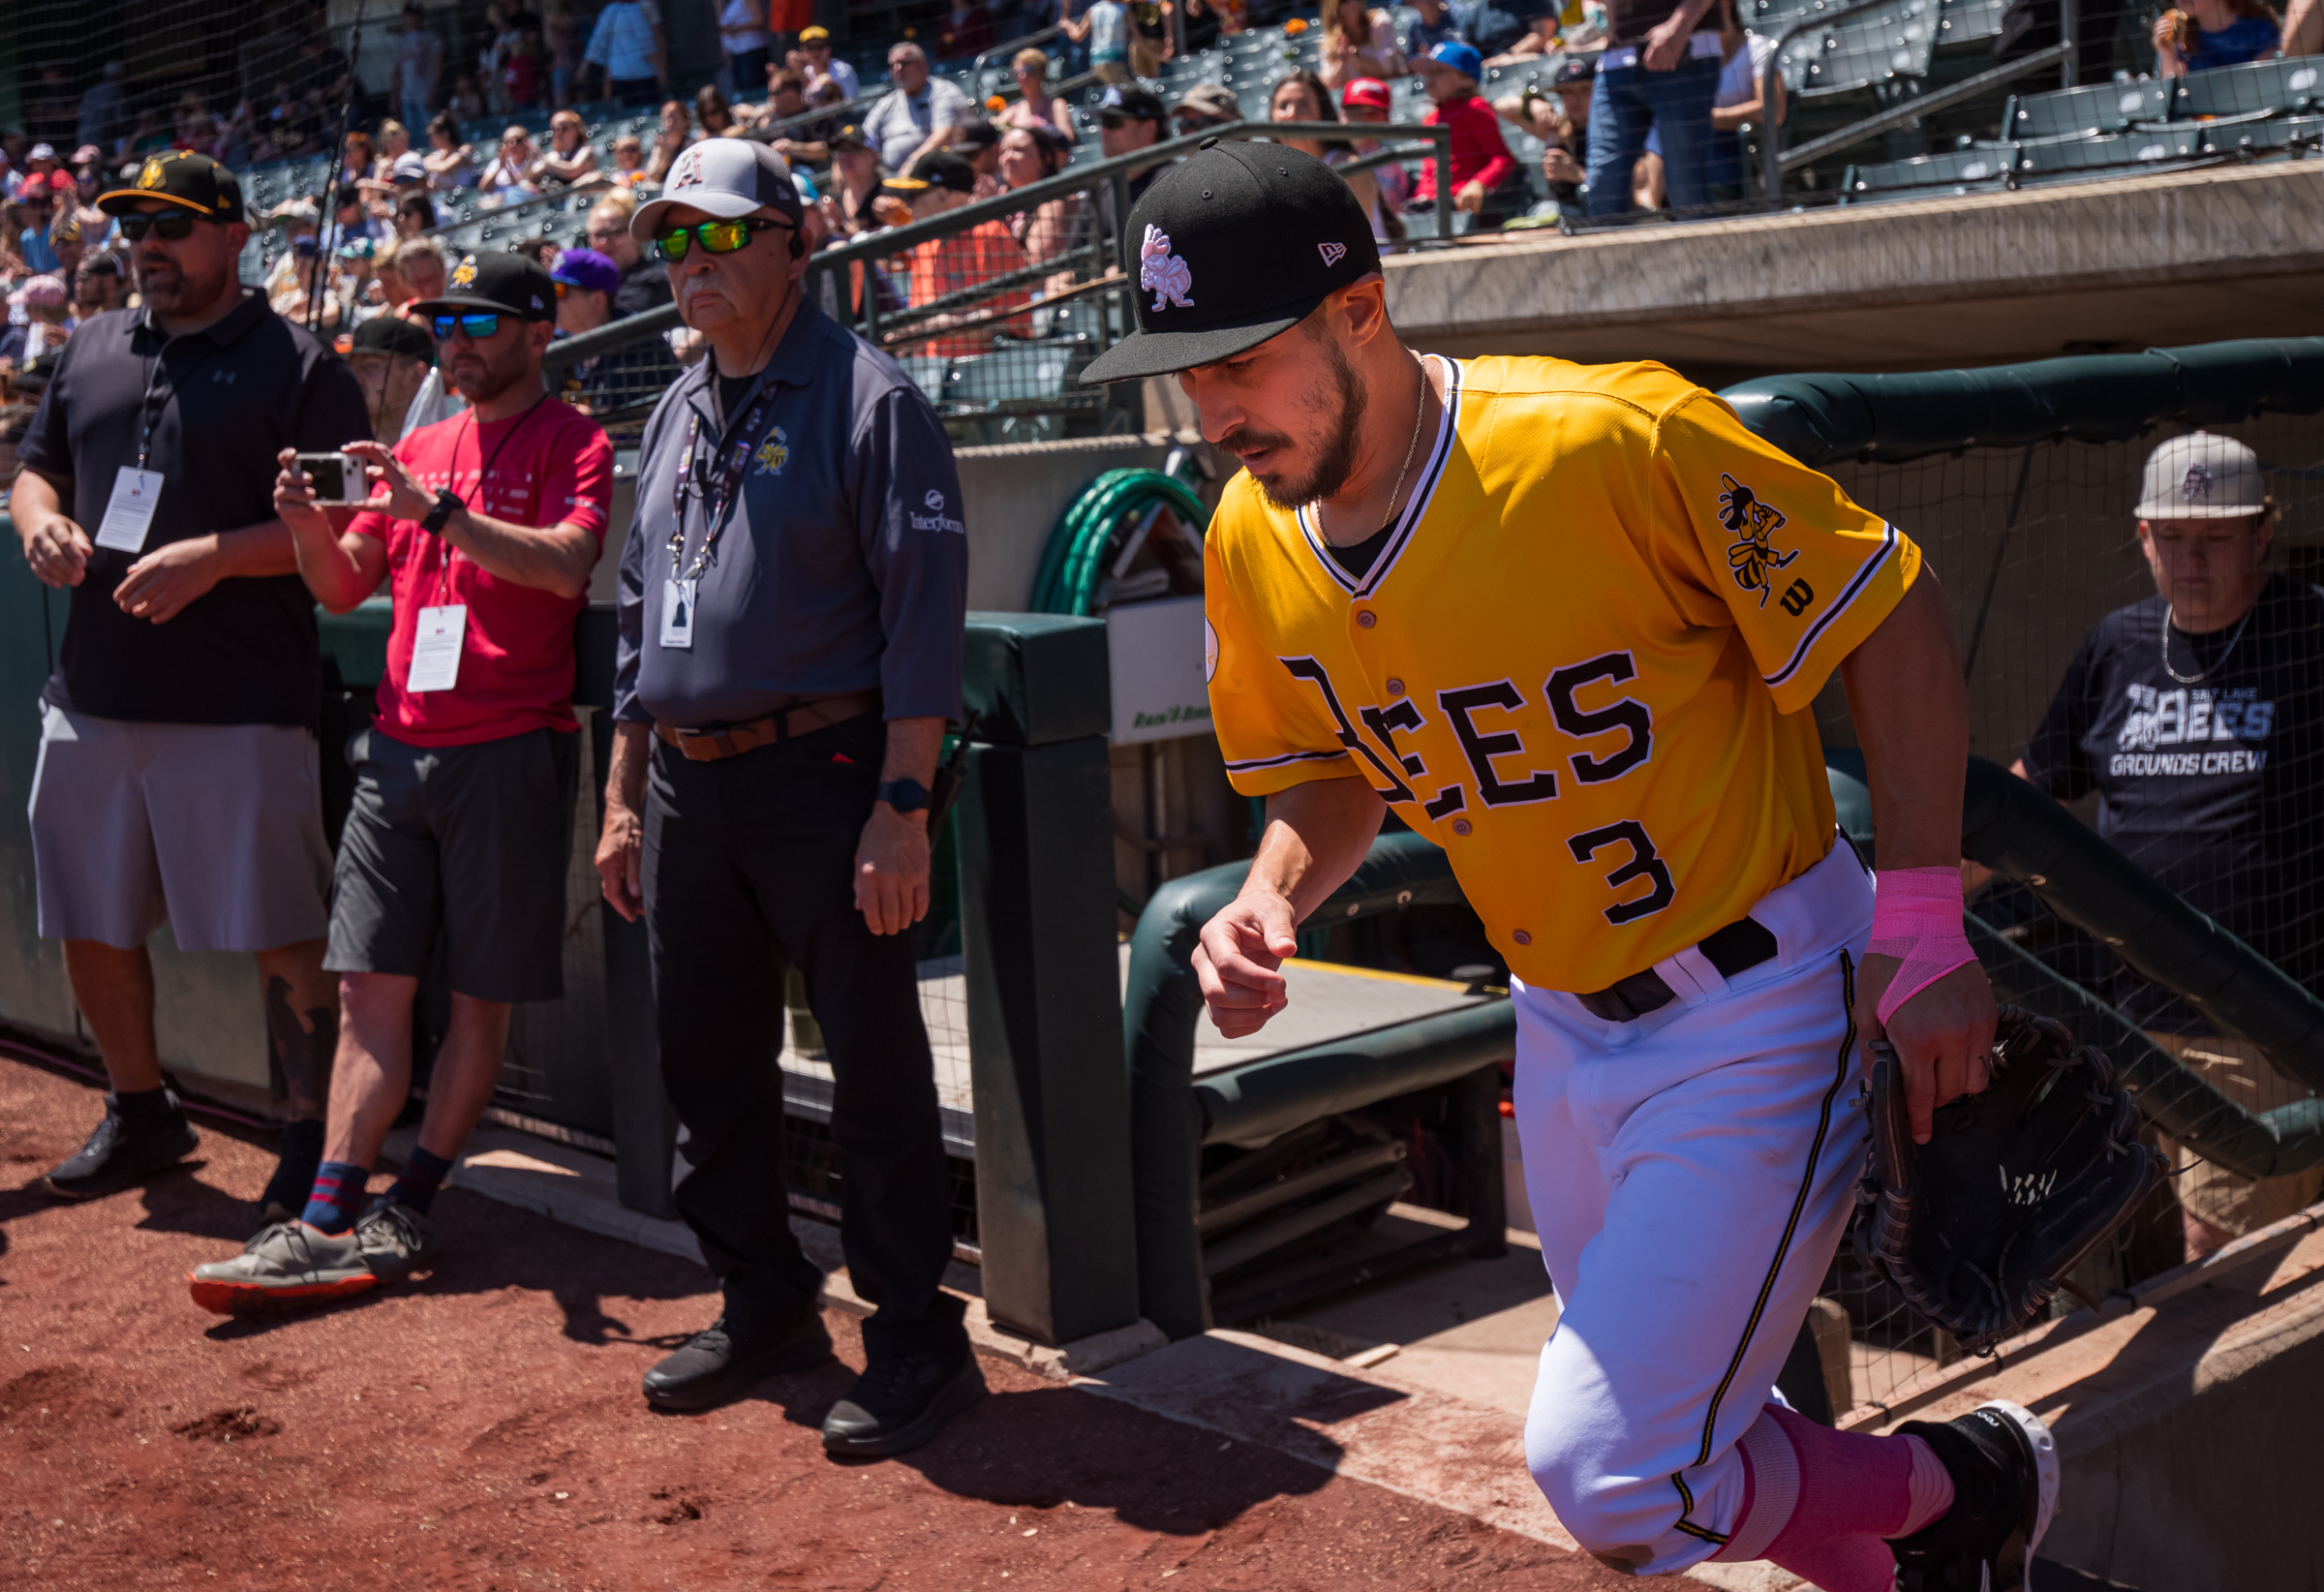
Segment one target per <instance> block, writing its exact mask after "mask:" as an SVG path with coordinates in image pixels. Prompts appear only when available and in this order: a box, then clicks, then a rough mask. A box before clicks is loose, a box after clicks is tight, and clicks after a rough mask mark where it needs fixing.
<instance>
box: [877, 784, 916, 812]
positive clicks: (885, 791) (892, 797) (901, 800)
mask: <svg viewBox="0 0 2324 1592" xmlns="http://www.w3.org/2000/svg"><path fill="white" fill-rule="evenodd" d="M879 799H880V800H881V801H883V802H885V803H887V804H888V806H890V807H892V808H894V809H895V810H896V811H899V812H919V811H924V810H925V809H926V808H927V807H928V786H926V785H924V784H922V783H921V782H920V781H917V780H882V781H880V782H879Z"/></svg>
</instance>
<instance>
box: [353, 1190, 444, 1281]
mask: <svg viewBox="0 0 2324 1592" xmlns="http://www.w3.org/2000/svg"><path fill="white" fill-rule="evenodd" d="M355 1240H356V1241H357V1242H358V1243H360V1244H361V1245H362V1246H363V1258H364V1260H365V1261H366V1262H368V1263H369V1264H370V1266H371V1269H372V1271H373V1272H374V1273H375V1274H377V1275H378V1277H379V1279H380V1280H381V1281H382V1282H401V1281H403V1280H404V1279H405V1278H406V1277H408V1276H410V1275H411V1274H412V1273H413V1272H414V1271H418V1270H419V1269H420V1268H422V1267H424V1266H427V1265H429V1264H431V1263H432V1262H433V1261H434V1260H435V1259H436V1250H437V1242H436V1224H435V1223H434V1222H432V1221H430V1220H428V1218H427V1217H425V1216H423V1215H421V1214H420V1213H419V1212H418V1211H416V1210H414V1209H412V1208H411V1207H410V1206H408V1205H398V1204H396V1203H395V1202H394V1201H393V1200H390V1199H388V1198H386V1197H385V1196H384V1195H382V1197H380V1198H379V1199H377V1200H374V1201H373V1202H372V1203H371V1209H369V1210H366V1211H364V1212H363V1214H362V1215H360V1216H358V1217H356V1218H355Z"/></svg>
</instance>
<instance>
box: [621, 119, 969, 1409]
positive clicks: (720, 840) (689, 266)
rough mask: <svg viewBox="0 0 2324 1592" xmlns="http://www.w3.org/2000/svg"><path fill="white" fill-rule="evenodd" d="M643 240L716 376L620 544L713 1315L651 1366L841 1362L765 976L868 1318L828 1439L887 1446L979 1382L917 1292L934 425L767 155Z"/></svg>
mask: <svg viewBox="0 0 2324 1592" xmlns="http://www.w3.org/2000/svg"><path fill="white" fill-rule="evenodd" d="M663 196H664V197H663V198H661V199H657V200H655V201H654V202H652V203H650V204H648V205H646V206H644V207H643V208H642V209H640V210H639V211H638V213H637V217H636V219H635V221H634V223H633V224H632V225H633V227H634V229H635V232H636V235H637V237H638V238H639V239H640V240H641V241H648V240H650V241H651V243H652V245H653V247H654V248H655V249H656V250H657V252H658V253H659V254H660V255H661V257H662V258H663V259H664V260H667V261H668V262H669V266H670V282H671V286H672V288H673V289H674V291H675V293H676V297H677V302H678V312H679V315H680V316H681V317H682V318H683V319H684V320H685V321H686V323H687V324H688V326H690V327H692V328H693V329H694V330H695V331H697V332H699V333H701V334H702V337H703V340H704V341H705V342H706V343H707V344H708V345H709V348H710V351H711V356H710V357H709V358H706V359H704V360H702V361H700V362H699V363H698V364H696V365H695V366H694V367H693V368H692V369H691V370H689V371H688V373H687V374H686V375H685V376H684V377H682V378H681V379H680V380H679V381H678V383H676V385H674V386H673V387H672V388H671V389H670V391H669V393H668V394H667V395H666V396H665V397H664V398H663V400H662V402H661V404H660V407H659V408H657V410H656V411H655V413H654V417H653V419H652V420H650V421H649V422H648V423H647V426H646V433H645V439H644V443H643V445H642V447H641V449H640V452H639V460H638V475H637V515H636V519H635V522H634V523H633V525H632V527H631V529H630V532H629V537H628V541H627V545H626V546H625V547H624V549H623V552H622V562H621V584H620V604H619V608H620V647H619V653H618V658H617V662H616V674H615V688H614V694H615V700H614V718H615V719H616V721H617V724H618V728H617V730H616V732H615V734H616V740H615V745H614V750H613V766H612V772H611V775H610V778H609V779H608V781H607V787H606V793H605V827H604V835H603V838H602V839H601V840H600V842H599V843H598V846H597V869H598V872H599V873H601V874H602V876H603V879H604V887H605V895H606V899H607V900H608V901H610V902H611V903H613V905H614V907H615V908H616V909H617V910H619V911H620V912H622V913H623V914H624V915H625V916H627V917H631V918H634V917H636V916H637V915H638V914H639V913H640V912H642V913H643V914H644V915H645V919H646V927H647V931H648V938H649V944H650V948H651V954H652V958H653V967H654V1003H655V1022H656V1029H657V1035H658V1038H659V1040H660V1048H661V1064H662V1077H663V1081H664V1082H665V1084H666V1085H667V1087H668V1089H669V1094H670V1100H671V1103H672V1104H673V1105H674V1106H676V1108H677V1111H678V1115H679V1117H680V1119H681V1120H683V1121H684V1122H685V1124H686V1128H687V1143H686V1146H685V1149H684V1154H685V1158H686V1160H687V1162H688V1167H689V1170H688V1174H687V1176H686V1178H685V1180H684V1181H682V1182H680V1183H679V1185H678V1189H677V1200H678V1209H679V1213H680V1214H681V1215H682V1216H684V1217H685V1219H686V1221H687V1223H688V1226H690V1227H691V1228H692V1229H693V1231H694V1235H695V1237H696V1238H697V1239H698V1240H700V1242H701V1245H702V1255H703V1258H704V1260H705V1261H707V1262H708V1263H709V1265H710V1268H711V1270H712V1271H716V1272H717V1273H718V1274H719V1281H720V1284H721V1286H722V1288H723V1290H724V1294H725V1310H724V1313H723V1314H722V1315H721V1316H720V1317H719V1320H718V1321H717V1322H716V1323H714V1324H713V1325H712V1326H711V1327H710V1328H709V1329H708V1330H706V1331H704V1332H699V1333H697V1334H695V1336H694V1337H693V1339H692V1340H691V1341H689V1342H688V1343H687V1344H686V1345H685V1346H684V1347H683V1348H681V1349H679V1350H678V1351H677V1352H676V1353H675V1354H672V1355H670V1356H669V1357H668V1358H667V1359H665V1360H663V1361H662V1362H660V1363H658V1364H657V1365H656V1366H655V1367H654V1368H653V1369H652V1370H651V1371H649V1372H648V1373H647V1374H646V1379H645V1393H646V1396H647V1398H648V1399H649V1400H651V1401H652V1402H654V1403H655V1404H657V1405H659V1406H661V1407H663V1408H666V1409H688V1410H690V1409H707V1408H710V1407H711V1406H713V1405H716V1404H719V1403H723V1402H725V1401H727V1400H728V1399H731V1398H734V1397H736V1396H738V1395H739V1394H741V1393H744V1392H745V1391H747V1390H748V1389H749V1386H750V1385H751V1384H752V1383H753V1382H755V1381H756V1380H758V1379H759V1378H761V1377H763V1376H765V1375H767V1374H769V1373H771V1372H775V1371H780V1370H796V1369H803V1368H805V1367H807V1366H810V1365H813V1364H816V1363H819V1362H821V1361H823V1360H824V1359H825V1358H827V1357H828V1356H829V1355H830V1353H831V1339H830V1337H829V1335H828V1334H827V1333H826V1332H825V1331H824V1328H823V1323H822V1318H821V1315H820V1313H819V1311H818V1309H817V1302H816V1301H817V1294H818V1291H819V1290H820V1288H821V1285H822V1276H821V1273H820V1272H818V1271H816V1270H815V1268H814V1266H813V1265H812V1264H810V1262H809V1261H808V1260H807V1258H806V1257H805V1256H804V1255H803V1254H802V1253H801V1252H800V1248H799V1243H798V1240H796V1238H794V1237H793V1235H792V1233H791V1229H790V1220H789V1216H790V1212H789V1203H788V1201H787V1199H786V1198H785V1194H784V1184H783V1174H782V1169H783V1159H784V1146H783V1134H784V1129H783V1107H782V1080H781V1073H780V1069H779V1068H778V1067H777V1065H776V1059H777V1056H776V1053H777V1049H778V1047H779V1045H780V1035H781V1032H782V1007H781V995H780V990H781V988H782V983H781V979H780V976H779V973H780V967H781V965H782V964H784V963H785V962H789V963H791V964H796V965H797V966H798V967H799V969H800V971H801V972H802V974H803V975H804V976H805V979H806V982H807V991H808V999H809V1003H810V1006H812V1008H813V1010H814V1014H815V1018H816V1020H817V1022H818V1023H819V1024H820V1025H821V1026H822V1029H823V1034H824V1039H825V1042H826V1044H827V1045H828V1047H829V1050H830V1055H831V1064H832V1071H833V1072H834V1074H835V1075H836V1079H837V1083H836V1095H835V1098H834V1100H833V1104H832V1136H833V1138H834V1139H835V1140H836V1141H837V1144H838V1148H839V1163H840V1178H841V1187H842V1189H843V1193H842V1196H841V1200H842V1215H841V1239H842V1240H843V1243H844V1245H845V1250H846V1256H847V1269H848V1272H849V1275H850V1276H851V1278H852V1279H853V1281H854V1284H855V1286H856V1288H857V1289H858V1290H859V1291H860V1292H861V1293H862V1294H863V1295H864V1296H865V1297H866V1298H868V1299H871V1300H874V1301H878V1305H879V1308H878V1310H877V1312H876V1313H875V1314H873V1315H872V1316H871V1319H870V1320H869V1321H867V1322H866V1323H865V1325H864V1347H865V1354H866V1357H867V1359H868V1362H869V1363H868V1365H867V1367H866V1369H865V1371H864V1374H863V1376H862V1377H861V1378H860V1379H859V1380H858V1381H857V1383H856V1385H855V1387H854V1389H853V1390H852V1391H851V1392H850V1393H849V1394H848V1395H847V1397H846V1398H844V1399H842V1400H841V1402H840V1403H839V1404H838V1405H837V1406H836V1407H835V1408H834V1409H833V1410H832V1412H831V1415H830V1418H829V1419H828V1420H826V1421H825V1422H824V1424H823V1441H824V1444H825V1446H826V1447H827V1448H829V1449H831V1450H833V1451H835V1452H839V1453H845V1454H899V1453H902V1452H903V1451H904V1450H906V1449H910V1448H917V1447H918V1446H919V1445H921V1444H922V1443H925V1442H927V1441H928V1440H929V1439H930V1438H931V1437H933V1436H934V1435H935V1432H936V1430H937V1428H938V1427H939V1426H941V1425H942V1424H943V1422H944V1421H945V1420H946V1419H947V1418H948V1417H949V1416H951V1415H952V1414H954V1413H955V1412H957V1411H958V1410H961V1409H963V1408H965V1407H966V1406H967V1405H968V1404H970V1403H972V1402H974V1401H975V1399H976V1398H977V1397H978V1396H980V1395H981V1394H982V1393H983V1392H984V1382H983V1379H982V1377H981V1376H980V1375H979V1373H978V1371H977V1368H976V1362H975V1358H974V1356H973V1355H971V1354H970V1352H969V1348H968V1339H967V1334H966V1332H965V1331H964V1329H963V1326H962V1317H963V1301H962V1300H961V1299H960V1298H959V1297H958V1296H957V1295H951V1294H946V1293H944V1292H943V1291H942V1290H941V1289H940V1288H939V1286H938V1284H939V1283H940V1281H941V1280H942V1277H943V1272H944V1265H945V1262H946V1261H947V1260H948V1259H949V1258H950V1256H951V1253H952V1229H951V1221H950V1208H951V1189H950V1183H949V1179H948V1175H947V1172H946V1168H945V1162H944V1150H943V1142H942V1137H941V1132H940V1129H939V1125H938V1118H937V1114H936V1093H935V1079H934V1070H933V1063H932V1061H931V1058H930V1055H929V1046H928V1035H927V1032H926V1030H925V1029H924V1028H923V1027H922V1026H921V1022H920V1004H919V995H918V987H917V981H916V976H915V969H914V966H913V962H912V942H911V936H910V934H909V933H908V931H909V930H910V929H911V926H912V925H913V924H914V923H916V922H918V921H919V920H920V918H921V917H923V916H924V915H926V913H927V910H928V899H929V836H928V789H927V787H928V784H929V782H930V781H932V780H933V778H934V775H935V766H936V752H937V748H938V746H939V744H940V742H941V740H942V737H943V732H944V724H945V721H946V720H947V719H957V718H958V717H959V715H960V704H961V645H962V631H963V623H964V606H965V591H966V579H967V554H966V546H965V536H964V530H963V525H962V522H961V490H960V482H959V479H958V477H957V475H955V473H954V470H953V464H952V450H951V447H950V446H949V445H948V444H947V443H946V441H945V438H944V431H943V427H942V426H941V425H940V424H939V423H938V421H937V419H936V416H935V413H934V411H933V409H931V408H930V407H929V404H928V401H927V400H926V399H925V398H923V397H922V396H921V395H920V392H919V390H918V389H917V388H916V387H914V386H913V385H912V383H911V381H910V379H909V378H907V377H906V376H905V375H904V374H903V372H902V369H901V368H899V367H898V365H897V364H896V362H895V361H894V360H892V359H890V358H888V357H887V356H886V355H884V354H882V353H879V352H876V351H874V350H873V349H872V348H871V347H870V346H869V345H868V344H865V343H863V342H861V341H859V340H858V339H857V338H856V337H855V336H854V335H853V334H852V333H850V332H848V331H846V330H845V329H844V328H842V327H841V326H839V325H837V324H835V323H834V322H833V321H830V320H829V319H828V318H826V317H825V316H824V315H823V314H822V313H821V312H820V311H819V310H818V309H816V308H815V306H814V305H813V304H811V303H809V302H808V301H807V300H806V297H805V295H804V293H803V292H802V291H801V282H802V278H803V277H804V275H805V273H806V266H807V252H806V249H805V248H804V246H803V242H802V239H801V235H800V232H799V227H800V222H801V219H802V217H801V210H800V201H799V197H798V191H797V190H796V189H795V188H794V187H793V186H792V185H791V178H790V169H789V168H788V166H787V165H786V164H785V163H784V161H783V158H782V157H781V156H780V155H779V154H777V153H776V152H775V151H774V150H773V149H771V148H768V147H767V146H765V145H762V144H757V143H752V142H749V141H747V140H744V139H740V138H710V139H705V140H704V141H703V142H701V143H698V144H696V145H694V146H693V147H692V148H690V149H688V150H687V151H686V152H685V153H684V154H683V155H681V156H680V157H679V158H678V161H677V163H676V164H675V165H674V166H673V167H672V168H671V171H670V181H669V184H668V186H667V187H666V188H665V189H664V190H663Z"/></svg>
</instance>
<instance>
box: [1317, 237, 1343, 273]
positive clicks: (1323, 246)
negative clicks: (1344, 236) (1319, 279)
mask: <svg viewBox="0 0 2324 1592" xmlns="http://www.w3.org/2000/svg"><path fill="white" fill-rule="evenodd" d="M1315 252H1316V253H1317V254H1319V255H1322V256H1323V257H1324V268H1325V269H1326V270H1330V268H1331V267H1332V266H1334V265H1336V264H1338V263H1339V262H1340V261H1341V260H1345V259H1347V258H1348V246H1347V245H1346V244H1344V243H1319V244H1317V245H1316V246H1315Z"/></svg>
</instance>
